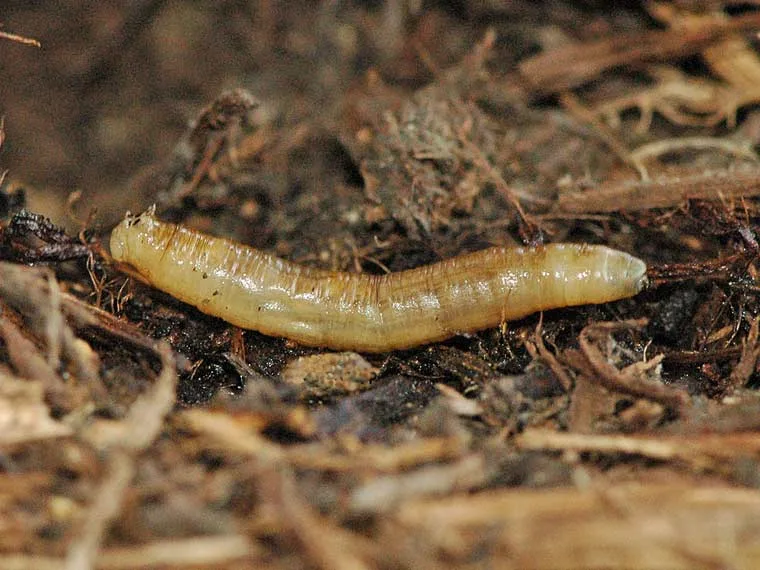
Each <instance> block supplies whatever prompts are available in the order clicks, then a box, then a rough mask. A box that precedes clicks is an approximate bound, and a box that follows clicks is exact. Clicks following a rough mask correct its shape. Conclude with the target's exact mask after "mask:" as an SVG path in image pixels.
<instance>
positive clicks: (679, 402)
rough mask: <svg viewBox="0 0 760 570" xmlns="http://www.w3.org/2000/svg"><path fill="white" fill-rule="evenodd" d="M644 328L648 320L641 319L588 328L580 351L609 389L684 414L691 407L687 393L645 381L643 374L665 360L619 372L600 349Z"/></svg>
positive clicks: (595, 325) (657, 360)
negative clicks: (614, 337) (615, 335)
mask: <svg viewBox="0 0 760 570" xmlns="http://www.w3.org/2000/svg"><path fill="white" fill-rule="evenodd" d="M645 324H646V320H642V319H639V320H630V321H622V322H617V323H594V324H592V325H589V326H587V327H586V328H584V329H583V330H582V331H581V334H580V336H579V343H580V347H581V351H582V352H583V354H584V356H585V357H586V360H587V361H588V363H589V365H590V366H591V368H592V369H593V370H594V372H596V376H595V377H594V379H595V380H598V381H599V382H600V383H601V384H602V385H603V386H605V387H606V388H607V389H609V390H613V391H615V392H622V393H623V394H630V395H632V396H636V397H638V398H646V399H648V400H652V401H654V402H659V403H661V404H664V405H666V406H668V407H670V408H673V409H674V410H676V411H678V412H683V411H685V409H686V408H688V407H689V405H690V404H689V397H688V394H687V393H686V392H683V391H682V390H676V389H673V388H669V387H667V386H664V385H663V384H660V383H656V382H652V381H649V380H646V379H645V378H644V372H646V370H648V369H651V368H653V367H655V366H657V365H658V364H659V363H660V362H661V361H662V358H663V357H662V356H659V357H656V358H654V359H652V360H650V361H648V362H643V363H635V364H632V365H630V366H628V367H626V368H624V369H623V370H619V369H617V368H616V367H615V366H613V365H612V364H611V363H610V362H609V360H608V359H607V357H606V356H605V355H604V354H602V351H601V350H600V349H599V348H598V346H597V343H598V342H599V341H603V340H604V339H606V338H607V337H608V336H609V335H610V333H612V332H614V331H618V330H624V329H631V328H641V327H642V326H644V325H645Z"/></svg>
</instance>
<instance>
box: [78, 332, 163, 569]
mask: <svg viewBox="0 0 760 570" xmlns="http://www.w3.org/2000/svg"><path fill="white" fill-rule="evenodd" d="M159 354H160V356H161V363H162V368H161V373H160V374H159V376H158V378H157V379H156V381H155V383H154V384H153V386H152V387H151V389H150V390H148V391H147V392H146V393H145V394H143V395H142V396H140V397H139V398H138V399H137V400H136V401H135V403H134V404H132V407H131V408H130V410H129V412H128V413H127V416H126V418H125V419H124V421H123V422H122V423H123V426H124V428H125V430H122V431H119V432H115V433H116V437H115V438H114V439H113V440H112V441H110V442H107V443H106V445H107V448H108V452H109V455H108V459H107V463H108V469H107V475H106V477H105V478H104V480H103V481H102V482H101V484H100V487H99V488H98V490H97V492H96V493H95V498H94V500H93V503H92V505H91V506H90V508H89V510H88V512H87V517H86V519H85V523H84V527H83V529H82V531H81V534H80V536H79V538H77V539H75V540H74V542H73V543H72V545H71V547H70V548H69V551H68V554H67V556H66V566H65V568H66V570H85V569H88V568H94V567H95V561H96V559H97V556H98V551H99V549H100V545H101V543H102V541H103V537H104V536H105V533H106V531H107V530H108V527H109V525H110V523H111V521H112V520H113V519H114V518H116V517H117V516H118V514H119V512H120V511H121V506H122V502H123V500H124V498H125V492H126V490H127V487H128V486H129V483H130V482H131V481H132V477H133V476H134V473H135V470H136V459H137V456H138V455H139V453H140V452H141V451H143V450H144V449H145V448H147V447H148V446H149V445H150V444H151V443H152V442H153V440H155V438H156V437H158V435H159V433H160V432H161V428H162V426H163V422H164V419H165V417H166V415H167V414H168V413H169V412H170V411H171V409H172V407H173V406H174V402H175V388H176V381H177V374H176V368H175V364H174V356H173V355H172V352H171V349H170V348H169V347H168V346H167V345H161V348H160V350H159Z"/></svg>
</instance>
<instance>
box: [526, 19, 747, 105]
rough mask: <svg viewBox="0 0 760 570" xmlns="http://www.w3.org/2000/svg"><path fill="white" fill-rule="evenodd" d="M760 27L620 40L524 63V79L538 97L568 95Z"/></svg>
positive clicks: (739, 23)
mask: <svg viewBox="0 0 760 570" xmlns="http://www.w3.org/2000/svg"><path fill="white" fill-rule="evenodd" d="M758 26H760V14H757V13H750V14H744V15H742V16H738V17H736V18H730V19H726V20H722V21H721V20H716V21H713V22H711V23H710V24H709V25H705V26H703V27H701V28H700V29H698V30H667V31H661V30H650V31H645V32H631V33H627V34H616V35H615V36H614V37H611V38H603V39H601V40H598V41H591V42H585V43H577V44H572V45H567V46H563V47H561V48H558V49H555V50H551V51H548V52H544V53H541V54H539V55H537V56H534V57H531V58H529V59H526V60H524V61H522V62H521V63H520V66H519V67H520V74H521V76H522V77H523V78H524V79H525V81H526V83H527V85H528V86H529V87H531V88H532V89H533V90H534V91H535V92H537V93H546V92H557V91H565V90H567V89H571V88H573V87H577V86H578V85H581V84H583V83H585V82H586V81H589V80H590V79H593V78H594V77H597V76H598V75H599V74H600V73H602V72H603V71H605V70H607V69H610V68H613V67H617V66H621V65H629V66H630V65H636V64H638V63H642V62H653V61H668V60H671V59H673V58H677V57H681V56H684V55H688V54H691V53H695V52H697V51H699V50H701V49H702V48H704V47H705V46H707V45H708V44H710V43H712V42H715V41H716V40H718V39H720V38H721V37H723V36H725V35H726V34H729V33H731V32H735V31H740V30H752V29H756V28H757V27H758Z"/></svg>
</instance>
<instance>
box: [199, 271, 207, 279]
mask: <svg viewBox="0 0 760 570" xmlns="http://www.w3.org/2000/svg"><path fill="white" fill-rule="evenodd" d="M201 279H208V273H206V272H205V271H204V272H203V275H201Z"/></svg>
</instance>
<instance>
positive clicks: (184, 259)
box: [111, 212, 646, 352]
mask: <svg viewBox="0 0 760 570" xmlns="http://www.w3.org/2000/svg"><path fill="white" fill-rule="evenodd" d="M111 253H112V255H113V257H114V259H116V260H117V261H121V262H124V263H127V264H129V265H131V266H132V267H134V268H135V269H136V270H137V272H138V273H139V274H140V275H142V276H143V277H144V278H145V279H146V280H147V281H148V282H149V283H151V284H152V285H153V286H154V287H156V288H158V289H161V290H162V291H165V292H166V293H169V294H170V295H172V296H174V297H176V298H178V299H180V300H182V301H184V302H186V303H189V304H191V305H193V306H195V307H197V308H198V309H200V310H201V311H203V312H204V313H207V314H209V315H214V316H217V317H220V318H222V319H224V320H226V321H228V322H230V323H232V324H234V325H237V326H239V327H242V328H246V329H254V330H257V331H260V332H262V333H265V334H268V335H272V336H283V337H286V338H290V339H293V340H295V341H298V342H300V343H302V344H306V345H311V346H324V347H329V348H334V349H341V350H357V351H361V352H384V351H388V350H394V349H401V348H409V347H413V346H417V345H421V344H426V343H431V342H435V341H440V340H444V339H447V338H449V337H452V336H454V335H457V334H463V333H469V332H473V331H477V330H481V329H485V328H489V327H493V326H497V325H499V324H501V323H503V322H505V321H508V320H513V319H518V318H520V317H524V316H526V315H529V314H531V313H534V312H536V311H541V310H544V309H552V308H557V307H567V306H574V305H585V304H593V303H605V302H608V301H614V300H617V299H622V298H625V297H630V296H633V295H635V294H636V293H638V292H639V291H641V289H642V288H643V287H644V285H645V284H646V265H645V264H644V262H643V261H641V260H640V259H637V258H635V257H633V256H631V255H628V254H627V253H623V252H621V251H616V250H614V249H610V248H608V247H603V246H594V245H575V244H555V245H547V246H543V247H532V248H522V247H518V248H504V247H493V248H490V249H485V250H482V251H478V252H475V253H470V254H466V255H460V256H457V257H454V258H452V259H448V260H445V261H441V262H439V263H434V264H432V265H426V266H423V267H419V268H416V269H410V270H408V271H401V272H398V273H389V274H387V275H366V274H353V273H340V272H333V271H325V270H321V269H313V268H309V267H303V266H300V265H296V264H294V263H290V262H288V261H285V260H282V259H279V258H277V257H274V256H272V255H269V254H267V253H264V252H261V251H258V250H256V249H253V248H250V247H247V246H244V245H242V244H239V243H236V242H233V241H230V240H226V239H221V238H216V237H212V236H209V235H205V234H202V233H200V232H197V231H194V230H190V229H188V228H184V227H182V226H178V225H174V224H168V223H163V222H160V221H159V220H157V219H156V218H155V217H154V215H153V213H152V212H146V213H144V214H142V215H139V216H134V217H131V216H128V217H127V218H126V219H125V220H124V221H122V222H121V223H120V224H119V225H118V226H117V227H116V228H115V229H114V231H113V233H112V235H111Z"/></svg>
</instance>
